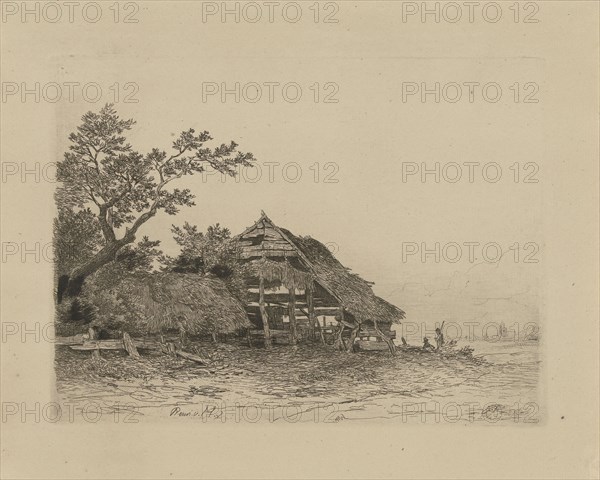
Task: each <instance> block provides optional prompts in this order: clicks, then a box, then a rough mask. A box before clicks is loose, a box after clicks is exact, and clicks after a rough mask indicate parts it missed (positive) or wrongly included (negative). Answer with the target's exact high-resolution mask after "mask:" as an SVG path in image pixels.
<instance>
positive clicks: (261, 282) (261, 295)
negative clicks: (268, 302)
mask: <svg viewBox="0 0 600 480" xmlns="http://www.w3.org/2000/svg"><path fill="white" fill-rule="evenodd" d="M258 308H259V309H260V316H261V318H262V323H263V331H264V333H265V348H271V331H270V330H269V317H268V315H267V309H266V308H265V279H264V278H263V276H262V273H260V274H259V277H258Z"/></svg>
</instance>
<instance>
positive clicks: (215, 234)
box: [165, 222, 247, 302]
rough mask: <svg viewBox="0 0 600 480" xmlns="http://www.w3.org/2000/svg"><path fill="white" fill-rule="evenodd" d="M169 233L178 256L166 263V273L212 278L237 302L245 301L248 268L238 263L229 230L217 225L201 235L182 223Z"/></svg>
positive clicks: (236, 247)
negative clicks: (218, 280) (218, 281)
mask: <svg viewBox="0 0 600 480" xmlns="http://www.w3.org/2000/svg"><path fill="white" fill-rule="evenodd" d="M171 231H172V232H173V238H174V239H175V242H177V244H178V245H179V246H180V247H181V252H180V254H179V255H178V256H177V257H176V258H169V257H167V258H166V259H165V264H166V270H169V271H172V272H176V273H200V274H204V275H206V274H212V275H215V276H216V277H218V278H220V279H222V280H223V281H224V282H225V284H226V285H227V288H228V289H229V291H230V292H231V293H232V294H233V295H234V296H235V297H236V298H237V299H238V300H240V301H242V302H244V301H246V297H247V289H246V284H245V278H246V276H247V267H246V266H244V265H242V264H241V263H240V262H239V261H238V259H239V255H240V251H239V247H238V245H237V244H236V242H234V241H233V240H232V238H231V232H230V231H229V229H228V228H224V227H221V225H219V224H218V223H217V224H215V225H211V226H209V227H208V229H207V231H206V233H203V232H200V231H198V227H197V226H195V225H190V224H189V223H188V222H185V223H184V224H183V226H182V227H178V226H175V225H173V226H172V228H171Z"/></svg>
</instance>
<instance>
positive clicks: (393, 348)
mask: <svg viewBox="0 0 600 480" xmlns="http://www.w3.org/2000/svg"><path fill="white" fill-rule="evenodd" d="M373 326H374V327H375V331H376V332H377V333H378V334H379V336H380V337H381V338H382V339H383V341H384V342H385V343H387V346H388V348H389V349H390V353H391V354H392V355H396V345H394V341H393V340H392V339H391V338H388V337H387V335H386V334H385V333H383V332H382V331H381V330H380V329H379V325H377V320H373Z"/></svg>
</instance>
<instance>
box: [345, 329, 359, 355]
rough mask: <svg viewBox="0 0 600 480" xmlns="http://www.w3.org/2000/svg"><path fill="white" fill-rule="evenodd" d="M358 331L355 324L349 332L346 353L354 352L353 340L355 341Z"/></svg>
mask: <svg viewBox="0 0 600 480" xmlns="http://www.w3.org/2000/svg"><path fill="white" fill-rule="evenodd" d="M359 329H360V324H356V326H355V327H354V328H352V330H351V332H350V342H349V343H348V345H347V346H346V351H347V352H348V353H351V352H353V351H354V340H356V335H357V334H358V330H359Z"/></svg>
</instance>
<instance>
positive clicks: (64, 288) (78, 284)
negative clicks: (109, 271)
mask: <svg viewBox="0 0 600 480" xmlns="http://www.w3.org/2000/svg"><path fill="white" fill-rule="evenodd" d="M134 241H135V235H131V234H127V235H125V237H123V238H121V239H119V240H115V241H114V242H111V243H108V244H106V245H105V246H104V247H103V248H102V249H101V250H100V251H99V252H98V253H97V254H96V255H94V257H93V258H92V259H90V260H89V261H88V262H87V263H85V264H83V265H80V266H79V267H77V268H75V269H73V270H72V271H71V273H70V274H69V275H62V276H61V277H60V279H59V281H58V291H57V292H56V296H57V301H58V303H61V302H62V300H63V299H64V298H65V297H77V296H79V294H80V293H81V290H82V288H83V283H84V282H85V279H86V278H87V277H89V276H90V275H91V274H92V273H94V272H96V271H97V270H98V269H99V268H101V267H103V266H104V265H106V264H108V263H110V262H112V261H113V260H114V259H115V257H116V255H117V253H118V252H119V250H121V248H123V247H124V246H125V245H128V244H130V243H133V242H134Z"/></svg>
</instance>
